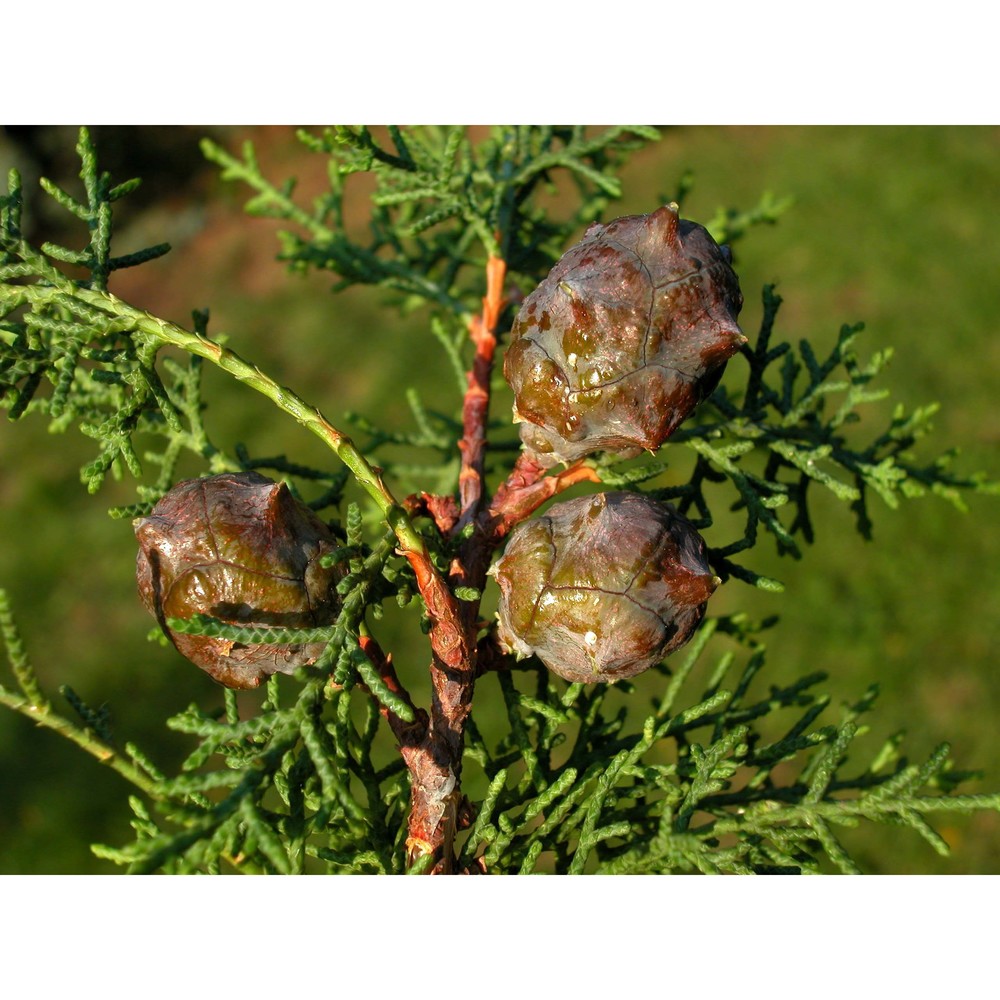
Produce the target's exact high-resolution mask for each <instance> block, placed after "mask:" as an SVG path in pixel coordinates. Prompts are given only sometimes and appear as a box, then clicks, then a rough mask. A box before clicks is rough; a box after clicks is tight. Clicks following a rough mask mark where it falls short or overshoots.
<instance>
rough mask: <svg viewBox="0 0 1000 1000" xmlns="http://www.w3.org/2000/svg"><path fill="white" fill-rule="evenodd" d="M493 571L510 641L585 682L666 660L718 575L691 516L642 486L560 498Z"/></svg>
mask: <svg viewBox="0 0 1000 1000" xmlns="http://www.w3.org/2000/svg"><path fill="white" fill-rule="evenodd" d="M490 572H491V573H492V574H493V575H494V576H495V577H496V580H497V583H498V584H499V585H500V603H499V607H498V610H497V617H498V619H499V630H498V635H499V639H500V642H501V645H502V646H503V647H504V649H505V650H506V651H507V652H513V653H516V654H517V656H518V657H519V658H520V657H524V656H529V655H531V654H535V655H537V656H538V657H539V659H541V660H542V662H543V663H544V664H545V665H546V666H547V667H548V668H549V669H550V670H552V671H553V672H554V673H556V674H558V675H559V676H560V677H563V678H565V679H566V680H568V681H583V682H591V681H616V680H620V679H622V678H625V677H633V676H635V675H636V674H638V673H641V672H642V671H643V670H646V669H648V668H649V667H651V666H653V665H654V664H656V663H659V662H660V660H662V659H663V657H664V656H666V655H667V654H668V653H671V652H673V651H674V650H675V649H677V648H678V647H680V646H682V645H683V644H684V643H685V642H687V641H688V639H690V638H691V636H692V635H693V634H694V630H695V629H696V628H697V626H698V623H699V622H700V621H701V619H702V617H703V616H704V614H705V605H706V603H707V601H708V598H709V596H710V595H711V594H712V591H713V590H715V587H716V585H717V583H718V580H717V579H716V578H715V577H714V576H713V575H712V571H711V569H710V568H709V566H708V563H707V562H706V560H705V543H704V542H703V541H702V539H701V536H700V535H699V534H698V532H697V531H695V529H694V527H693V526H692V525H691V523H690V522H689V521H687V520H686V519H685V518H683V517H681V515H680V514H678V513H677V512H676V511H675V510H674V509H673V508H672V507H670V506H668V505H666V504H661V503H657V502H656V501H655V500H651V499H649V498H648V497H645V496H642V495H641V494H637V493H599V494H596V495H594V496H589V497H580V498H579V499H576V500H568V501H565V502H563V503H557V504H554V505H553V506H552V507H551V508H550V509H549V511H548V512H547V513H546V514H545V515H544V516H542V517H538V518H533V519H532V520H530V521H525V522H524V523H523V524H521V525H519V526H518V527H517V528H516V529H515V531H514V532H513V533H512V534H511V538H510V541H509V542H508V544H507V549H506V551H505V552H504V554H503V557H502V558H501V559H500V561H499V562H498V563H496V565H495V566H494V567H493V569H492V570H491V571H490Z"/></svg>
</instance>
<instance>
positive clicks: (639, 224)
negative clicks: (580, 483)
mask: <svg viewBox="0 0 1000 1000" xmlns="http://www.w3.org/2000/svg"><path fill="white" fill-rule="evenodd" d="M729 261H730V255H729V251H728V248H726V247H720V246H719V245H718V244H717V243H716V242H715V240H713V239H712V237H711V236H710V235H709V233H708V231H707V230H706V229H704V228H703V227H702V226H699V225H698V224H697V223H694V222H688V221H686V220H683V221H682V220H680V219H678V216H677V210H676V207H675V206H672V205H668V206H665V207H663V208H661V209H658V210H657V211H656V212H653V213H652V214H650V215H630V216H626V217H624V218H621V219H615V220H614V221H613V222H610V223H608V224H607V225H606V226H602V225H598V224H595V225H593V226H591V227H590V228H589V229H588V230H587V232H586V234H585V235H584V238H583V240H581V241H580V242H579V243H577V244H576V245H575V246H574V247H572V248H570V249H569V250H568V251H567V252H566V253H565V254H564V255H563V257H562V258H561V259H560V260H559V261H558V263H557V264H556V265H555V267H553V268H552V270H551V271H550V272H549V274H548V276H547V277H546V278H545V280H544V281H543V282H542V283H541V284H540V285H539V286H538V287H537V288H536V289H535V290H534V291H533V292H532V293H531V295H529V296H528V297H527V298H526V299H525V300H524V304H523V305H522V307H521V310H520V312H519V313H518V316H517V319H516V321H515V322H514V326H513V328H512V330H511V344H510V347H509V348H508V350H507V354H506V357H505V358H504V376H505V377H506V379H507V382H508V383H509V384H510V386H511V388H512V389H513V390H514V395H515V402H514V418H515V420H516V421H520V422H521V429H520V430H521V439H522V441H523V443H524V444H525V446H526V447H528V448H530V449H531V450H532V451H534V452H535V453H536V454H537V457H538V460H539V461H540V462H541V463H542V464H543V465H546V466H551V465H555V464H557V463H558V462H566V463H569V462H573V461H576V460H577V459H579V458H582V457H583V456H585V455H589V454H592V453H593V452H596V451H609V452H615V453H617V454H620V455H621V456H623V457H628V456H630V455H635V454H638V453H639V452H640V451H642V450H643V449H646V450H648V451H655V450H656V449H657V448H659V447H660V445H661V444H663V442H664V441H665V440H666V439H667V438H668V437H669V436H670V434H672V433H673V431H674V430H675V429H676V428H677V426H678V425H679V424H680V423H681V422H682V421H683V420H684V419H685V418H686V417H687V416H688V415H689V414H690V413H691V411H692V410H693V409H694V408H695V406H697V404H698V403H699V402H700V401H701V400H702V399H703V398H704V397H705V396H707V395H709V394H710V393H711V392H712V390H713V389H714V388H715V386H716V385H717V384H718V381H719V378H720V377H721V375H722V371H723V368H724V367H725V363H726V361H727V360H728V359H729V358H730V357H731V356H732V355H733V354H735V353H736V351H737V350H739V347H740V345H741V344H743V343H745V341H746V338H745V337H744V336H743V333H742V331H741V330H740V328H739V326H738V325H737V322H736V320H737V317H738V316H739V312H740V308H741V307H742V305H743V296H742V295H741V294H740V287H739V280H738V279H737V277H736V274H735V272H734V271H733V269H732V268H731V267H730V264H729Z"/></svg>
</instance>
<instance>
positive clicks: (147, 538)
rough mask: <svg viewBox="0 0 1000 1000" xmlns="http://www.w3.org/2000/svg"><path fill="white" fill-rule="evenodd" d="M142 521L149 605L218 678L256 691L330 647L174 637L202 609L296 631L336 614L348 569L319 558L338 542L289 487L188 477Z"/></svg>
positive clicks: (140, 561) (139, 573) (241, 478)
mask: <svg viewBox="0 0 1000 1000" xmlns="http://www.w3.org/2000/svg"><path fill="white" fill-rule="evenodd" d="M134 527H135V534H136V537H137V538H138V540H139V555H138V558H137V561H136V578H137V582H138V586H139V596H140V597H141V598H142V602H143V604H145V606H146V608H147V610H148V611H149V612H150V614H152V615H153V616H154V617H155V618H156V619H157V621H158V622H159V623H160V627H161V628H162V629H163V631H164V632H165V634H166V635H167V636H168V638H169V639H170V641H171V642H172V643H173V644H174V645H175V646H176V647H177V649H178V650H179V651H180V652H181V653H182V654H183V655H184V656H186V657H187V658H188V659H189V660H191V661H192V662H193V663H195V664H196V665H197V666H199V667H201V669H202V670H204V671H206V672H207V673H209V674H210V675H211V676H212V677H214V678H215V680H217V681H219V683H221V684H224V685H225V686H226V687H231V688H254V687H257V686H258V685H259V684H260V683H261V681H263V680H264V679H265V678H267V677H268V676H269V675H270V674H273V673H276V672H279V673H291V672H292V671H293V670H295V669H296V668H297V667H300V666H303V665H305V664H308V663H312V662H314V661H315V660H316V658H317V657H318V656H319V655H320V653H322V651H323V648H324V644H323V643H310V644H304V645H271V644H264V643H261V644H256V645H241V644H239V643H233V642H231V641H229V640H226V639H219V638H210V637H208V636H198V635H186V634H183V633H175V632H172V631H171V630H170V629H169V628H168V627H167V624H166V620H167V618H190V617H191V616H192V615H194V614H197V613H200V614H206V615H211V616H212V617H213V618H218V619H220V620H221V621H224V622H230V623H233V624H239V625H280V626H284V627H290V628H311V627H317V626H321V625H328V624H331V623H332V622H333V621H334V620H335V618H336V615H337V611H338V606H337V598H336V584H337V581H338V579H339V578H340V576H341V575H342V573H341V571H340V570H339V569H337V568H336V567H331V568H324V567H323V566H321V565H320V562H319V560H320V557H321V556H323V555H324V554H325V553H327V552H330V551H332V550H333V549H334V548H336V541H335V539H334V538H333V536H332V535H331V533H330V531H329V529H328V528H327V527H326V525H325V524H323V522H322V521H320V520H319V518H318V517H316V515H315V514H314V513H313V512H312V511H311V510H310V509H309V508H308V507H306V506H305V505H304V504H301V503H300V502H299V501H298V500H296V499H295V498H294V497H293V496H292V494H291V493H290V492H289V490H288V487H287V486H285V485H284V484H279V483H275V482H272V481H271V480H270V479H267V478H266V477H264V476H261V475H258V474H257V473H256V472H244V473H240V474H228V473H227V474H224V475H220V476H208V477H206V478H203V479H190V480H186V481H184V482H181V483H178V484H177V485H176V486H175V487H174V488H173V489H172V490H170V492H169V493H167V494H166V496H164V497H163V498H162V499H161V500H160V502H159V503H158V504H157V505H156V506H155V507H154V508H153V511H152V513H151V514H150V515H149V516H148V517H143V518H139V519H137V520H136V521H135V523H134Z"/></svg>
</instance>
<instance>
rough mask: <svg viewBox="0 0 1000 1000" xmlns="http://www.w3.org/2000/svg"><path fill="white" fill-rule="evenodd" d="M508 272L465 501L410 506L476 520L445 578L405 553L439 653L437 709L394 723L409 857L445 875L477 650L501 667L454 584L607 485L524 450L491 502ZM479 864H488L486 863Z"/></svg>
mask: <svg viewBox="0 0 1000 1000" xmlns="http://www.w3.org/2000/svg"><path fill="white" fill-rule="evenodd" d="M505 273H506V265H505V263H504V261H503V260H501V259H500V258H497V257H491V258H490V259H489V261H488V263H487V267H486V295H485V296H484V297H483V309H482V313H481V314H480V315H479V316H476V317H474V318H473V319H472V321H471V322H470V324H469V333H470V336H471V338H472V341H473V344H474V345H475V355H474V357H473V362H472V367H471V369H470V371H469V373H468V388H467V390H466V393H465V398H464V400H463V405H462V430H463V434H462V440H461V441H460V442H459V449H460V450H461V455H462V467H461V472H460V474H459V487H458V492H459V498H458V503H457V504H456V503H455V501H454V500H453V499H452V498H448V497H434V496H430V495H428V494H422V495H421V496H420V497H413V498H411V499H410V500H409V501H408V504H407V506H408V507H409V509H410V511H411V513H420V514H426V515H427V516H429V517H431V518H432V519H433V520H434V523H435V524H436V525H437V527H438V530H439V531H440V532H441V534H442V537H450V538H452V539H457V538H458V537H459V536H460V535H461V533H462V532H463V530H464V529H465V528H467V527H468V526H469V525H470V524H471V525H473V530H472V531H471V533H469V534H468V536H467V537H465V538H464V539H463V540H462V542H461V544H460V545H459V547H458V550H457V554H456V555H455V557H454V559H453V560H452V563H451V566H450V569H449V573H448V579H447V583H446V582H445V580H444V578H443V577H442V575H441V574H440V573H439V572H438V571H437V570H436V569H435V568H434V566H433V564H432V563H431V562H430V560H429V558H428V559H424V558H421V557H419V556H417V555H416V554H413V553H410V552H404V555H406V557H407V558H408V559H409V561H410V565H411V566H412V567H413V570H414V573H415V574H416V578H417V586H418V587H419V589H420V593H421V596H422V597H423V599H424V603H425V605H426V608H427V615H428V617H429V619H430V621H431V630H430V640H431V649H432V652H433V660H432V663H431V667H430V672H431V681H432V684H433V694H432V702H431V712H430V717H429V720H428V724H427V727H426V730H425V731H424V733H423V736H422V738H421V739H419V740H416V741H413V742H407V741H406V740H405V739H404V738H402V737H403V736H406V735H411V734H412V732H413V730H412V729H411V730H409V731H408V733H401V732H396V728H394V732H396V735H397V739H399V741H400V752H401V754H402V756H403V759H404V761H405V762H406V766H407V768H408V769H409V771H410V780H411V808H410V820H409V830H408V834H409V836H408V838H407V848H408V861H409V863H410V864H411V865H412V864H413V863H414V862H415V861H417V860H418V859H420V858H421V857H425V856H427V855H431V856H432V857H433V858H434V863H433V866H432V869H431V870H432V871H433V872H435V873H442V874H445V873H451V872H453V871H454V870H455V860H454V857H455V852H454V838H455V833H456V831H457V830H458V829H459V828H460V827H461V825H462V819H463V799H462V795H461V785H460V782H461V772H462V750H463V744H464V730H465V723H466V720H467V719H468V716H469V712H470V711H471V709H472V695H473V688H474V686H475V681H476V676H477V675H478V674H479V673H481V672H482V670H481V669H480V665H479V664H478V662H477V657H478V653H479V650H480V649H483V651H484V652H486V656H487V658H488V660H489V662H488V663H485V664H483V668H484V669H489V668H490V667H491V666H492V667H493V668H496V666H498V665H499V664H498V662H497V659H498V654H499V650H498V649H494V648H493V647H495V643H493V646H492V647H491V646H489V645H488V644H487V645H485V646H484V645H483V644H482V643H480V644H478V645H477V636H478V632H479V627H480V622H479V601H458V600H457V599H456V598H455V596H454V588H456V587H459V586H464V587H471V588H474V589H476V590H479V591H482V590H483V588H484V587H485V584H486V571H487V569H488V568H489V564H490V559H491V557H492V554H493V551H494V549H495V548H496V546H497V544H498V543H499V542H500V540H501V539H502V538H503V537H504V536H505V535H506V534H507V533H508V532H509V531H510V530H511V529H512V528H513V527H514V526H515V525H516V524H518V523H519V522H520V521H522V520H524V519H525V518H526V517H529V516H530V515H531V514H532V513H533V512H534V511H536V510H537V509H538V508H539V507H540V506H541V505H542V504H543V503H545V502H546V500H548V499H550V498H551V497H553V496H555V495H556V494H558V493H561V492H562V491H563V490H565V489H567V488H568V487H570V486H572V485H573V484H574V483H579V482H600V480H599V479H598V477H597V474H596V473H595V472H594V470H593V469H591V468H590V467H588V466H586V465H583V464H582V463H577V464H575V465H572V466H570V467H569V468H568V469H565V470H564V471H563V472H561V473H558V474H556V475H546V474H545V469H544V468H543V467H542V466H541V465H539V464H538V462H537V461H535V459H534V458H533V457H531V456H530V455H529V454H522V455H521V457H520V458H518V460H517V462H516V463H515V465H514V468H513V470H512V471H511V473H510V475H509V476H508V477H507V480H506V481H505V482H504V483H503V484H502V485H501V486H500V488H499V489H498V490H497V492H496V495H495V496H494V497H493V498H492V499H491V500H487V499H486V497H485V490H484V482H485V453H486V427H487V420H488V416H489V404H490V379H491V376H492V372H493V360H494V354H495V351H496V345H497V337H496V330H497V324H498V322H499V317H500V313H501V311H502V309H503V306H504V299H503V280H504V275H505ZM397 722H398V720H397ZM390 724H392V721H391V720H390ZM477 870H482V866H479V868H478V869H477Z"/></svg>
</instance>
